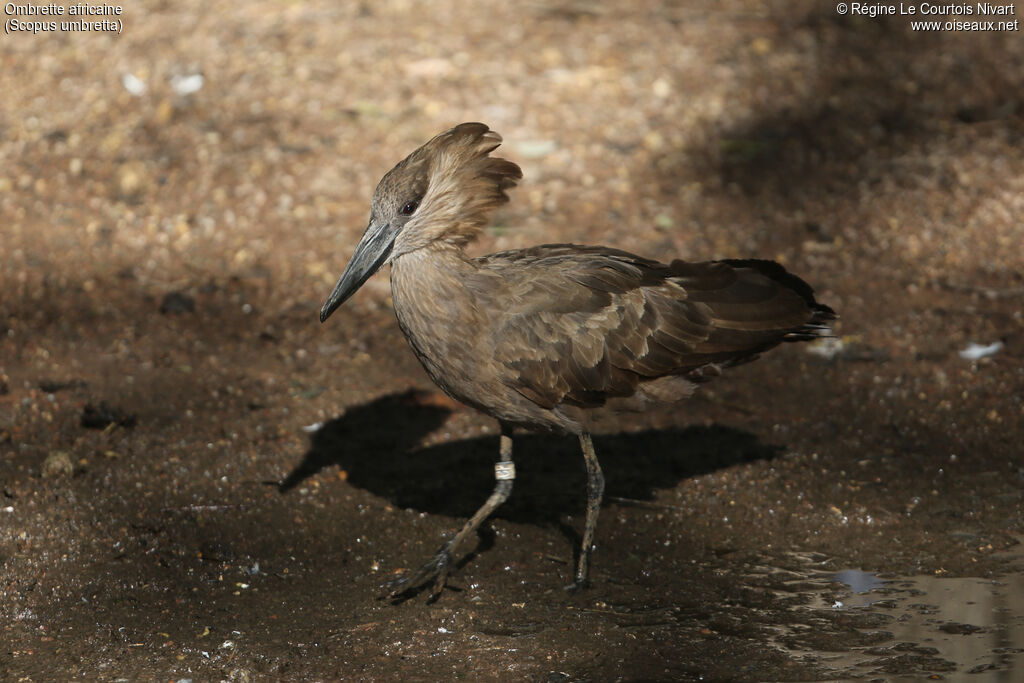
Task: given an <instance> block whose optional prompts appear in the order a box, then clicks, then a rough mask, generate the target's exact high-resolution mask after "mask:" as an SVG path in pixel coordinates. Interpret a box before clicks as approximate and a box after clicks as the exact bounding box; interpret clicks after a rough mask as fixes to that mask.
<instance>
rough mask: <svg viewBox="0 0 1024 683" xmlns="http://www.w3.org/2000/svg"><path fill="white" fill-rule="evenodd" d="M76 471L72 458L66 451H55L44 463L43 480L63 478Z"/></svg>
mask: <svg viewBox="0 0 1024 683" xmlns="http://www.w3.org/2000/svg"><path fill="white" fill-rule="evenodd" d="M74 471H75V465H74V463H72V462H71V456H70V455H68V454H67V453H66V452H64V451H53V452H52V453H50V454H49V455H48V456H46V460H44V461H43V479H52V478H53V477H61V476H64V475H66V474H71V473H73V472H74Z"/></svg>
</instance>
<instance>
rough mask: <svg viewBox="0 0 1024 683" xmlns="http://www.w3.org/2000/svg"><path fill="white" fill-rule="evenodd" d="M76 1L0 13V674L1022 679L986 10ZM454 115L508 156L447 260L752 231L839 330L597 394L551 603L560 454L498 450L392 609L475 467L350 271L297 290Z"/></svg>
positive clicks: (1022, 257) (729, 240) (1023, 273)
mask: <svg viewBox="0 0 1024 683" xmlns="http://www.w3.org/2000/svg"><path fill="white" fill-rule="evenodd" d="M1018 12H1019V10H1018ZM7 18H10V17H6V16H5V19H7ZM120 18H121V20H122V21H123V31H122V33H121V34H120V35H110V34H103V33H84V32H73V33H67V32H65V33H45V34H38V35H30V34H15V35H3V36H0V93H2V95H0V484H2V490H0V566H2V570H0V678H2V679H3V680H11V681H49V680H131V681H134V680H140V681H142V680H162V681H169V680H170V681H180V680H189V679H191V680H194V681H214V680H231V681H257V680H296V681H299V680H301V681H306V680H324V681H326V680H339V679H346V680H381V681H384V680H399V679H403V680H453V679H461V680H534V681H575V680H593V681H603V680H704V681H716V680H718V681H765V680H835V679H856V678H863V679H865V680H896V679H900V678H903V677H905V678H906V679H907V680H921V679H922V678H927V677H933V678H935V679H948V680H959V679H960V678H962V677H963V676H964V675H966V674H967V673H968V672H971V673H973V674H974V675H973V676H971V677H970V678H971V680H972V681H989V680H998V681H1011V680H1014V679H1015V677H1016V676H1020V670H1021V668H1024V659H1022V658H1021V656H1020V653H1021V652H1022V651H1024V650H1022V648H1024V582H1022V580H1021V571H1020V570H1021V567H1022V564H1021V561H1020V557H1019V554H1020V551H1019V548H1020V546H1019V545H1018V544H1019V541H1020V539H1021V537H1022V535H1024V508H1022V501H1024V461H1022V458H1021V437H1022V435H1024V432H1022V425H1024V319H1022V301H1024V250H1022V248H1021V244H1022V236H1024V228H1022V226H1021V216H1022V215H1024V157H1022V155H1021V153H1020V150H1021V149H1022V145H1024V123H1022V119H1021V115H1022V106H1024V105H1022V102H1021V99H1020V98H1021V95H1020V93H1022V92H1024V41H1022V40H1021V34H1020V32H1019V31H1016V32H1014V31H1004V32H986V33H982V32H959V33H958V32H914V31H911V30H910V27H909V22H908V20H907V19H906V18H905V17H886V18H883V17H876V18H870V17H866V16H840V15H838V14H837V13H836V11H835V9H834V7H833V6H832V5H831V4H823V3H814V2H768V3H762V2H739V1H727V2H688V3H683V2H664V3H656V2H647V3H645V2H639V3H636V2H633V3H624V2H623V3H614V2H596V3H585V2H571V1H566V2H557V1H553V2H546V1H544V0H541V1H538V2H528V3H506V2H480V3H473V4H471V5H470V4H469V3H457V2H453V1H444V0H441V1H438V2H431V3H423V4H421V3H413V2H404V1H403V2H398V1H396V2H377V3H362V4H358V3H335V2H326V1H323V2H321V1H311V2H283V1H281V2H271V1H269V0H263V1H257V2H249V3H232V2H226V1H214V2H198V1H185V2H175V3H171V2H164V1H159V0H153V1H147V2H133V3H131V4H130V5H128V6H126V7H125V10H124V13H123V15H122V16H121V17H120ZM1014 18H1016V17H1014V16H1010V17H1008V19H1011V20H1012V19H1014ZM196 74H201V75H202V81H201V83H200V82H199V80H198V79H197V78H195V75H196ZM189 77H192V78H191V79H190V78H189ZM197 86H201V87H198V89H197V90H196V89H195V88H196V87H197ZM190 87H191V89H192V90H194V91H193V92H188V91H189V90H190ZM466 120H481V121H484V122H486V123H488V124H489V125H490V126H492V127H493V128H495V129H496V130H498V131H500V132H501V133H502V134H503V136H504V137H505V141H506V142H505V145H504V147H502V150H501V151H502V154H503V155H504V156H506V157H507V158H510V159H512V160H514V161H516V162H517V163H519V164H520V165H521V166H522V167H523V170H524V173H525V180H524V182H523V183H522V185H521V186H520V187H519V188H518V189H517V190H515V191H514V193H513V201H512V203H511V204H509V205H508V206H507V208H504V209H503V210H502V211H501V212H500V213H499V215H498V216H497V217H496V219H495V222H494V224H493V225H492V226H491V227H490V228H489V229H488V231H487V233H486V234H485V235H484V237H483V238H482V239H481V240H480V241H479V242H478V243H477V244H476V245H475V246H474V249H475V251H476V253H485V252H488V251H494V250H498V249H505V248H513V247H520V246H528V245H531V244H537V243H542V242H555V241H574V242H581V243H598V244H606V245H609V246H615V247H619V248H623V249H627V250H631V251H635V252H637V253H640V254H643V255H646V256H651V257H655V258H661V259H670V258H674V257H678V258H686V259H692V260H698V259H708V258H722V257H735V256H758V257H763V258H773V259H776V260H778V261H780V262H782V263H784V264H785V265H786V266H787V267H789V268H790V269H792V270H793V271H794V272H796V273H798V274H800V275H801V276H802V277H804V278H806V279H807V280H808V281H810V282H811V283H813V284H814V285H815V287H816V289H817V291H818V295H819V298H820V299H821V300H823V301H825V302H827V303H829V304H830V305H831V306H833V307H834V308H835V309H836V310H837V311H839V312H840V313H841V315H842V320H841V324H840V325H839V327H838V328H837V333H838V334H839V335H840V336H841V340H842V343H843V346H842V348H841V349H839V351H838V353H835V354H834V355H832V356H831V357H826V356H823V355H819V354H815V353H812V352H811V350H810V349H809V348H808V347H806V346H799V347H798V346H795V345H791V346H790V347H788V348H783V349H779V350H777V351H774V352H772V353H771V354H769V355H768V356H767V357H765V358H763V359H762V360H760V361H758V362H757V363H755V364H751V365H748V366H744V367H741V368H737V369H735V370H734V371H732V372H730V373H729V375H728V376H727V377H725V378H722V379H721V380H719V381H717V382H716V383H714V384H712V385H709V386H707V387H705V388H704V389H702V391H701V393H700V394H699V396H698V397H697V398H695V399H693V400H691V401H689V402H687V403H685V404H682V405H676V406H666V407H662V408H659V409H657V410H653V411H651V412H649V413H645V414H643V415H632V416H625V417H622V418H621V419H616V420H613V421H610V422H609V424H608V426H607V429H606V430H605V431H604V433H602V434H599V435H597V436H596V438H595V443H596V447H597V452H598V454H599V456H600V458H601V461H602V463H603V465H604V468H605V471H606V475H607V478H608V482H609V484H608V499H607V502H606V505H605V507H604V509H603V511H602V518H601V524H600V526H599V529H598V550H597V553H596V555H595V558H594V563H595V565H594V576H593V578H594V581H595V586H594V587H593V588H592V589H591V590H589V591H584V592H581V593H579V594H575V595H570V594H567V593H565V592H564V591H563V590H562V586H563V585H564V584H566V583H567V582H568V581H569V579H570V578H571V573H572V569H571V568H572V563H573V548H574V546H575V544H576V543H577V535H578V533H579V531H580V529H581V525H582V511H583V499H584V486H583V470H582V464H581V459H580V456H579V454H578V452H577V447H576V445H575V443H574V441H573V440H572V439H561V438H555V437H542V436H534V435H523V436H522V437H521V438H519V439H518V440H517V463H518V469H519V472H520V478H519V479H518V480H517V483H516V489H515V491H514V492H513V497H512V500H511V501H510V502H509V503H508V504H507V505H506V506H505V507H504V508H502V509H501V510H500V511H499V513H498V514H497V515H496V518H495V519H494V521H493V524H491V525H490V526H489V528H488V530H487V532H486V533H484V534H483V535H482V536H481V540H480V544H479V545H478V546H477V547H476V548H475V549H474V552H473V553H472V555H470V556H469V557H468V558H467V560H466V561H465V562H463V563H461V565H460V567H459V568H458V569H457V571H456V572H455V574H454V575H453V578H452V580H451V586H452V590H449V591H446V592H445V593H444V594H443V595H442V596H441V598H440V600H438V601H437V602H435V603H427V602H426V601H425V600H424V596H419V597H417V598H413V599H411V600H408V601H405V602H403V603H400V604H391V603H389V602H388V601H385V600H380V599H378V595H379V593H380V587H381V586H382V585H383V584H384V583H385V582H386V581H387V580H388V579H389V578H390V577H392V576H393V575H394V573H395V572H396V571H400V570H402V569H404V568H409V567H414V566H418V564H419V563H420V562H422V561H424V560H425V559H426V558H427V557H428V556H429V555H430V554H431V553H432V552H433V551H434V550H435V549H436V547H437V546H438V545H439V544H440V543H441V541H442V540H443V538H444V537H445V535H446V534H448V533H450V531H451V530H453V529H456V528H457V527H458V526H459V525H460V524H461V522H462V520H463V518H465V517H466V516H468V515H469V514H471V513H472V511H473V510H475V509H476V507H477V506H478V505H479V504H480V503H481V502H482V501H483V499H484V498H485V497H486V495H487V493H488V492H489V491H490V488H491V476H492V475H491V473H492V465H491V463H492V460H493V459H494V457H495V453H496V451H497V437H496V427H495V424H494V423H493V421H492V420H490V419H489V418H486V417H485V416H482V415H479V414H477V413H475V412H473V411H472V410H469V409H467V408H464V407H462V406H459V405H456V404H453V403H452V402H450V401H449V400H448V399H446V398H445V397H444V396H443V395H441V394H440V392H438V391H437V390H436V389H435V388H434V387H433V386H432V385H431V384H430V382H429V380H428V379H427V378H426V376H425V374H424V373H423V371H422V370H421V369H420V368H419V366H418V364H417V363H416V361H415V359H414V358H413V356H412V354H411V352H410V351H409V349H408V348H407V346H406V344H405V341H404V340H403V339H402V336H401V333H400V332H399V330H398V329H397V325H396V323H395V321H394V316H393V314H392V311H391V308H390V300H389V288H388V283H387V277H386V273H382V274H380V275H378V276H377V277H376V278H375V279H374V280H372V281H371V282H369V283H368V284H367V286H366V287H365V288H364V290H363V291H361V292H360V293H359V294H358V295H357V296H356V297H355V298H354V299H353V300H352V301H351V302H349V303H348V304H346V305H345V307H343V308H342V309H341V310H339V311H338V313H336V314H335V316H334V317H333V318H332V319H331V320H330V321H329V324H328V325H326V326H321V325H320V324H319V323H318V321H317V312H318V310H319V306H320V304H321V302H322V301H323V299H324V297H325V296H326V294H327V293H328V291H329V290H330V287H331V286H332V285H333V283H334V281H335V279H336V278H337V276H338V275H339V274H340V272H341V269H342V267H343V266H344V263H345V261H346V259H347V257H348V256H349V255H350V254H351V251H352V248H353V246H354V244H355V242H356V240H357V239H358V237H359V235H360V233H361V231H362V228H363V227H364V226H365V222H366V217H367V213H368V203H369V198H370V196H371V194H372V191H373V187H374V185H375V184H376V181H377V180H378V178H379V177H380V176H381V175H382V174H383V173H384V172H385V171H387V170H388V169H389V168H391V166H392V165H393V164H394V163H395V162H397V161H398V160H399V159H401V158H402V157H403V156H405V155H406V154H407V153H408V152H409V151H411V150H412V149H414V148H415V147H416V146H418V145H419V144H420V143H422V142H423V141H425V140H426V139H427V138H429V137H430V136H432V135H433V134H435V133H437V132H439V131H441V130H444V129H445V128H448V127H450V126H451V125H453V124H455V123H458V122H460V121H466ZM972 342H974V343H978V344H982V345H988V344H992V343H994V342H1001V343H1002V347H1001V348H1000V349H999V350H998V351H997V352H996V353H995V354H994V355H991V356H989V357H986V358H982V359H980V360H975V361H971V360H966V359H964V358H962V357H961V356H960V355H959V353H958V352H959V351H961V350H963V349H965V348H966V347H967V346H968V345H969V344H970V343H972ZM316 425H320V428H319V429H318V430H317V429H316V428H315V427H316ZM844 571H845V573H842V572H844ZM858 591H865V592H858Z"/></svg>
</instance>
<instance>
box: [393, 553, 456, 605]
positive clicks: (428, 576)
mask: <svg viewBox="0 0 1024 683" xmlns="http://www.w3.org/2000/svg"><path fill="white" fill-rule="evenodd" d="M451 565H452V551H451V542H448V543H445V544H444V545H443V546H441V549H440V550H438V551H437V554H436V555H434V557H433V558H431V560H430V561H429V562H427V563H426V564H424V565H423V566H422V567H420V568H419V569H417V570H416V571H414V572H406V573H405V574H402V575H401V576H399V577H398V578H396V579H394V580H393V581H391V582H389V583H388V585H387V588H386V591H387V592H386V593H385V595H384V596H382V597H387V598H388V599H389V600H394V601H397V602H400V601H402V600H406V599H408V598H411V597H412V596H414V595H416V594H418V593H420V592H421V591H422V590H424V589H425V588H426V586H427V584H428V583H433V585H432V586H431V588H430V597H429V598H427V602H434V601H435V600H437V598H438V597H439V596H440V595H441V591H442V590H444V587H445V584H446V583H447V582H448V573H449V572H450V571H451Z"/></svg>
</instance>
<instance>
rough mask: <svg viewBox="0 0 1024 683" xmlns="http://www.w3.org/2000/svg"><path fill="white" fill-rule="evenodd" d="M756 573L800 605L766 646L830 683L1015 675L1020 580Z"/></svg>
mask: <svg viewBox="0 0 1024 683" xmlns="http://www.w3.org/2000/svg"><path fill="white" fill-rule="evenodd" d="M820 562H821V560H818V561H816V562H813V564H817V563H820ZM1017 569H1019V563H1018V564H1017ZM763 572H766V573H767V574H769V575H774V576H776V577H780V578H782V579H783V582H782V586H781V590H780V592H779V594H780V595H785V594H786V593H788V592H789V591H787V590H786V589H787V588H788V589H791V590H792V592H793V593H796V594H797V595H801V596H803V597H804V598H806V601H803V600H801V601H798V603H799V604H798V605H797V606H795V607H793V608H792V611H793V612H794V615H793V616H794V617H795V618H794V620H793V621H792V622H791V623H788V624H785V625H781V626H779V627H777V628H778V632H777V634H776V636H775V637H774V638H773V639H772V641H773V643H772V644H773V645H775V646H776V647H779V648H780V649H782V650H784V651H786V652H789V653H790V654H791V655H792V656H794V657H796V658H797V659H800V660H802V661H803V662H805V663H807V664H816V665H818V666H819V667H821V668H822V669H823V670H824V671H826V672H831V675H834V676H835V677H836V678H839V679H867V680H921V677H922V676H923V675H924V676H927V677H928V678H930V679H933V680H959V679H961V678H962V677H963V676H965V675H968V674H969V675H970V680H971V681H978V682H979V683H980V682H988V681H999V682H1002V681H1007V682H1009V681H1017V680H1021V678H1020V677H1021V676H1022V675H1024V674H1022V673H1021V672H1022V668H1024V658H1022V656H1021V655H1022V653H1024V572H1019V571H1018V572H1014V573H1010V574H1008V575H1006V576H1003V577H1000V578H994V579H985V578H945V577H942V576H910V577H881V576H879V575H877V574H874V573H871V572H864V571H860V570H856V569H846V570H842V571H839V572H829V571H814V570H811V571H809V572H808V573H807V574H804V575H801V574H800V573H799V572H793V571H792V570H791V569H790V570H775V571H773V570H771V569H770V568H766V567H759V568H758V572H757V573H758V575H762V576H763V575H764V573H763Z"/></svg>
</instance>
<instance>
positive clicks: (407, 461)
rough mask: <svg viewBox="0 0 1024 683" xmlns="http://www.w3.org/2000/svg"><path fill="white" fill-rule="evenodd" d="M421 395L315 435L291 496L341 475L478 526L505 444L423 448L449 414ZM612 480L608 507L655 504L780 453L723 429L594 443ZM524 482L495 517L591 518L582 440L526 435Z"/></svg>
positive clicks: (485, 440)
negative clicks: (688, 484)
mask: <svg viewBox="0 0 1024 683" xmlns="http://www.w3.org/2000/svg"><path fill="white" fill-rule="evenodd" d="M422 396H423V394H422V393H421V392H406V393H404V394H392V395H388V396H383V397H381V398H378V399H376V400H374V401H372V402H370V403H367V404H365V405H361V406H357V407H354V408H351V409H349V410H348V411H347V412H346V413H345V414H344V415H342V416H340V417H338V418H335V419H333V420H330V421H329V422H326V423H325V424H324V425H323V426H322V427H321V428H320V429H318V430H317V431H316V432H315V433H313V435H312V438H311V443H310V447H309V450H308V451H307V452H306V455H305V457H304V459H303V461H302V462H301V463H300V464H299V465H298V466H297V467H296V468H295V469H294V470H293V471H292V472H291V473H289V474H288V476H287V477H286V478H285V479H284V480H283V481H282V482H281V483H280V484H279V489H280V491H281V492H282V493H286V492H287V491H289V490H290V489H292V488H294V487H296V486H298V485H299V484H300V483H301V482H302V481H303V480H305V479H307V478H308V477H310V476H313V475H314V474H316V473H317V472H319V471H320V470H322V469H324V468H327V467H330V466H337V467H340V468H342V469H343V470H345V472H346V473H347V481H348V482H349V483H350V484H351V485H353V486H357V487H359V488H362V489H364V490H366V491H369V492H370V493H372V494H374V495H377V496H380V497H381V498H384V499H386V500H388V501H389V502H391V503H392V504H393V505H395V506H397V507H401V508H411V509H414V510H416V511H419V512H426V513H429V514H442V515H449V516H452V517H468V516H470V515H472V514H473V513H474V512H475V511H476V510H477V508H478V507H479V506H480V505H481V504H482V503H483V501H484V500H485V499H486V498H487V496H488V494H489V493H490V492H491V490H492V489H493V487H494V468H493V463H494V462H495V461H496V460H497V457H498V437H497V435H494V436H487V437H478V438H472V439H463V440H460V441H453V442H448V443H443V444H438V445H433V446H427V447H419V446H418V445H419V443H420V441H421V439H422V438H423V437H424V436H426V435H427V434H428V433H430V432H432V431H434V430H436V429H438V428H440V427H441V426H442V425H443V424H444V422H445V420H446V419H447V418H448V416H449V414H450V412H451V411H450V410H449V409H448V408H445V407H442V406H439V405H434V404H431V403H430V402H424V401H423V400H422ZM594 448H595V451H596V453H597V456H598V459H599V461H600V463H601V467H602V469H603V470H604V474H605V479H606V481H607V485H606V489H605V499H606V500H608V499H610V498H611V499H622V500H628V501H649V500H651V499H653V497H654V494H655V491H656V490H657V489H665V488H671V487H673V486H675V485H676V484H677V483H679V482H680V481H682V480H684V479H687V478H690V477H694V476H699V475H701V474H706V473H709V472H713V471H716V470H719V469H723V468H726V467H731V466H733V465H738V464H742V463H747V462H751V461H755V460H770V459H773V458H775V457H777V456H778V455H779V454H780V453H781V452H782V449H781V448H780V447H779V446H775V445H771V444H765V443H762V442H761V441H759V440H758V439H757V437H755V436H754V435H753V434H751V433H749V432H745V431H742V430H737V429H733V428H730V427H724V426H719V425H712V426H707V427H706V426H696V427H686V428H683V429H675V428H673V429H662V430H645V431H639V432H631V433H620V434H604V435H595V436H594ZM513 458H514V460H515V463H516V482H515V488H514V489H513V492H512V496H511V497H510V499H509V500H508V501H507V502H506V503H505V504H504V505H502V506H501V507H500V508H499V509H498V510H497V512H496V513H495V516H496V517H501V518H503V519H507V520H511V521H516V522H523V523H532V524H539V525H553V526H556V527H561V528H564V525H563V524H562V523H561V521H560V518H561V517H562V516H563V515H567V514H570V515H576V514H580V515H581V514H582V513H583V510H584V501H585V499H586V475H585V471H584V466H583V456H582V454H581V452H580V447H579V443H578V441H577V439H576V438H575V437H563V436H554V435H547V434H516V435H515V438H514V448H513Z"/></svg>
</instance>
